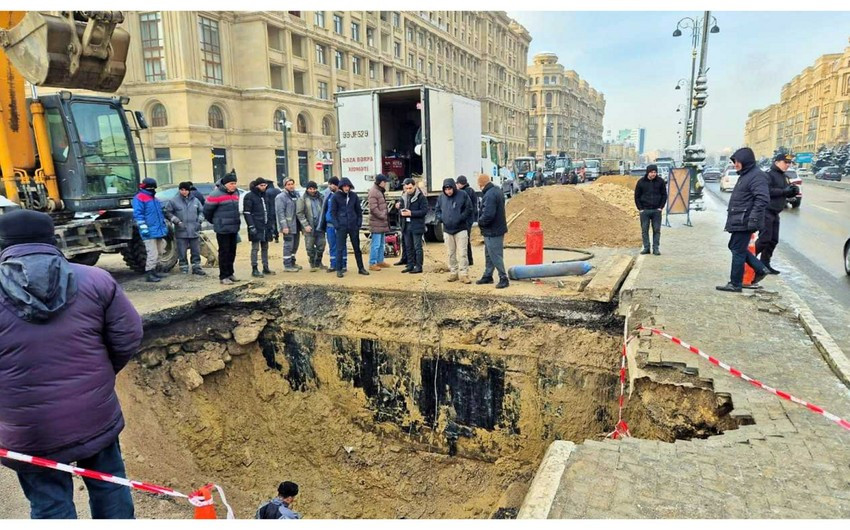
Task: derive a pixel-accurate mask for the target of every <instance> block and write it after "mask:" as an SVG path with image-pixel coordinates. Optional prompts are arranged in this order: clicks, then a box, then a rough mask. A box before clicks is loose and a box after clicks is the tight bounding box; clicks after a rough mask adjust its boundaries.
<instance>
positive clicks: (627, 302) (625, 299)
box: [617, 254, 646, 316]
mask: <svg viewBox="0 0 850 530" xmlns="http://www.w3.org/2000/svg"><path fill="white" fill-rule="evenodd" d="M645 260H646V255H645V254H638V256H637V257H636V258H635V260H634V262H633V264H632V269H631V270H630V271H629V273H628V275H626V279H625V281H623V284H622V285H620V292H619V304H618V305H617V313H618V314H619V315H620V316H627V313H628V308H629V307H630V306H631V305H632V297H633V296H634V292H635V290H637V288H636V287H635V285H636V284H637V277H638V276H639V275H640V270H641V268H642V267H643V262H644V261H645Z"/></svg>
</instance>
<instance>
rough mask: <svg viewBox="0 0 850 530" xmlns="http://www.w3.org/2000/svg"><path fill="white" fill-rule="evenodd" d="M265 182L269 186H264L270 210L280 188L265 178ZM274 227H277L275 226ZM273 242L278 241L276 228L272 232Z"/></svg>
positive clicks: (278, 234) (278, 236)
mask: <svg viewBox="0 0 850 530" xmlns="http://www.w3.org/2000/svg"><path fill="white" fill-rule="evenodd" d="M266 182H268V183H269V187H268V188H266V197H268V198H269V200H270V201H271V202H272V210H274V201H275V199H277V196H278V195H280V192H281V191H282V190H281V189H280V188H276V187H275V186H274V182H273V181H271V180H268V179H266ZM275 228H277V227H276V226H275ZM274 242H275V243H280V232H278V231H277V230H275V233H274Z"/></svg>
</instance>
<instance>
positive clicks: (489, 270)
mask: <svg viewBox="0 0 850 530" xmlns="http://www.w3.org/2000/svg"><path fill="white" fill-rule="evenodd" d="M478 187H479V188H481V212H480V214H479V215H478V228H480V229H481V235H483V236H484V274H483V275H481V279H480V280H478V281H477V282H475V283H476V284H478V285H484V284H488V283H493V269H496V270H497V271H499V283H498V284H497V285H496V289H504V288H505V287H508V286H509V285H510V282H509V281H508V273H507V271H506V270H505V259H504V252H505V234H507V233H508V221H507V217H506V216H505V195H504V194H503V193H502V190H501V189H499V188H497V187H496V186H494V185H493V183H492V182H491V181H490V175H486V174H484V173H482V174H480V175H478Z"/></svg>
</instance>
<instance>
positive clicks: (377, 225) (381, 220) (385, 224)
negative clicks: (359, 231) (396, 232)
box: [366, 184, 390, 234]
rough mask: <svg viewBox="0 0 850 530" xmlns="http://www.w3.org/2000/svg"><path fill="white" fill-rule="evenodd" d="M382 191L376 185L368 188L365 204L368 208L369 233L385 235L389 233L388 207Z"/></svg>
mask: <svg viewBox="0 0 850 530" xmlns="http://www.w3.org/2000/svg"><path fill="white" fill-rule="evenodd" d="M384 194H385V192H384V189H383V188H382V187H380V186H378V185H377V184H375V185H374V186H372V187H371V188H369V195H368V196H367V197H366V204H367V205H368V206H369V232H371V233H373V234H386V233H387V232H389V231H390V220H389V219H390V218H389V205H388V204H387V199H386V198H385V197H386V196H385V195H384Z"/></svg>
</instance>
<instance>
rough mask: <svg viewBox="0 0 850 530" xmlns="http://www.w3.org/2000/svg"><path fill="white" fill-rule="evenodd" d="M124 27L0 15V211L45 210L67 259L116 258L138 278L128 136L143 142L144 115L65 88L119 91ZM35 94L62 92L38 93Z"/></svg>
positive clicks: (82, 18) (134, 161)
mask: <svg viewBox="0 0 850 530" xmlns="http://www.w3.org/2000/svg"><path fill="white" fill-rule="evenodd" d="M123 21H124V15H123V13H122V12H121V11H61V12H54V13H48V12H37V11H0V79H2V87H0V173H2V188H0V192H2V195H3V196H0V214H2V212H4V211H6V210H9V209H14V208H27V209H32V210H38V211H42V212H45V213H48V214H50V215H51V216H52V217H53V219H54V223H55V225H56V239H57V244H58V245H59V247H60V248H61V250H62V251H63V253H64V254H65V256H67V257H68V258H69V259H70V260H72V261H76V262H78V263H84V264H87V265H94V264H95V263H96V262H97V260H98V258H99V257H100V255H101V254H102V253H115V252H120V253H121V254H122V255H123V257H124V261H125V262H126V263H127V265H128V266H130V268H132V269H133V270H135V271H137V272H143V271H144V262H145V256H146V252H145V248H144V245H143V243H142V241H141V238H140V236H139V234H138V229H137V228H136V226H135V222H134V221H133V212H132V207H131V202H130V201H131V200H132V198H133V196H134V195H135V194H136V193H137V192H138V188H139V181H140V178H141V177H140V174H139V173H140V172H139V163H138V158H137V153H136V148H135V143H134V141H133V135H134V134H135V135H136V138H137V139H138V140H139V142H141V135H139V131H140V130H141V129H146V128H147V123H146V121H145V119H144V115H142V113H141V112H138V111H137V112H131V111H129V110H127V109H125V108H124V106H125V105H126V104H127V103H129V101H130V100H129V98H127V97H103V96H92V95H81V94H73V93H71V92H70V91H68V90H64V89H81V90H88V91H94V92H108V93H114V92H115V91H116V90H118V88H119V87H120V86H121V83H122V81H123V80H124V75H125V73H126V59H127V53H128V51H129V47H130V34H129V33H128V32H127V31H126V30H124V29H123V28H121V27H119V24H121V23H122V22H123ZM25 81H26V83H25ZM27 85H29V86H27ZM38 87H52V88H60V89H63V90H60V91H59V92H58V93H53V94H43V95H40V94H39V93H38ZM28 89H29V94H28ZM131 123H132V125H131ZM173 240H174V238H173V234H171V233H170V234H169V237H168V240H167V245H166V253H165V256H164V259H163V262H164V264H165V269H166V270H168V269H171V268H172V267H173V266H174V264H175V263H176V261H177V254H176V252H175V250H174V244H173Z"/></svg>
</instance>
